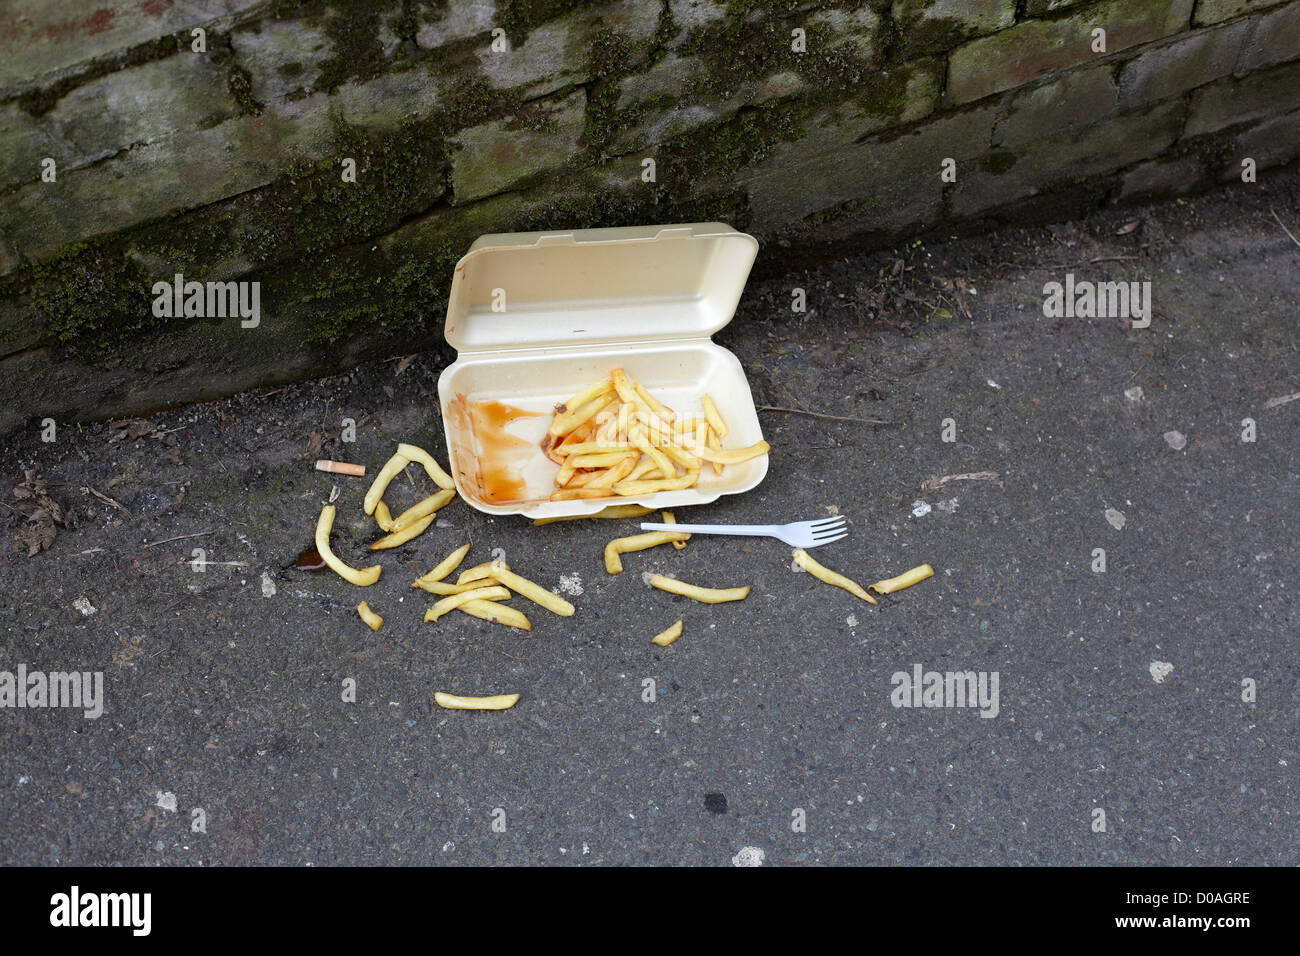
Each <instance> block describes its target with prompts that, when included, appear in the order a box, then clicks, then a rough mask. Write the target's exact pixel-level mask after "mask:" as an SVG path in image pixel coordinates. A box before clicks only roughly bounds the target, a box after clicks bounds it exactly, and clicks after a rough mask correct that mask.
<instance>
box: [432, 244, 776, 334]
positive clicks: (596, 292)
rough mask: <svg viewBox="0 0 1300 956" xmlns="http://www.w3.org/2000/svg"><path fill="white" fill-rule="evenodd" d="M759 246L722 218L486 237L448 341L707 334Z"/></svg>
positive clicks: (467, 262) (454, 303)
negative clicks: (717, 220)
mask: <svg viewBox="0 0 1300 956" xmlns="http://www.w3.org/2000/svg"><path fill="white" fill-rule="evenodd" d="M757 253H758V242H757V240H755V239H754V237H753V236H749V235H746V234H745V233H743V232H738V231H736V230H735V229H733V228H731V227H730V226H728V225H726V224H725V223H721V222H702V223H689V224H684V225H672V226H626V227H618V228H611V229H575V230H570V231H568V232H515V233H503V234H495V235H486V236H481V237H480V238H479V239H477V240H476V241H475V242H474V244H473V245H472V246H470V250H469V252H467V253H466V254H465V256H464V258H462V259H461V260H460V262H458V263H457V264H456V271H455V275H454V276H453V278H452V283H451V295H450V299H449V302H448V305H447V325H446V333H445V334H446V338H447V341H448V342H449V343H450V344H451V345H452V347H453V348H455V349H456V350H457V351H458V352H482V351H499V350H507V349H531V348H557V347H558V348H564V347H573V346H583V345H597V344H605V345H608V344H612V343H630V342H655V341H662V340H668V339H691V338H708V337H709V336H711V335H713V334H714V333H715V332H717V331H718V330H719V329H721V328H722V327H723V326H725V325H726V324H727V323H728V322H730V321H731V318H732V316H733V315H734V314H735V311H736V304H737V303H738V302H739V301H740V295H741V292H742V291H743V290H744V288H745V281H746V279H748V277H749V270H750V267H751V266H752V265H753V263H754V257H755V256H756V255H757Z"/></svg>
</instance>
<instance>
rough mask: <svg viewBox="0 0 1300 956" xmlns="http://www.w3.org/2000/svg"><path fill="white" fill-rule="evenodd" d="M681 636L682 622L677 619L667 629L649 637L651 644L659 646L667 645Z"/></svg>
mask: <svg viewBox="0 0 1300 956" xmlns="http://www.w3.org/2000/svg"><path fill="white" fill-rule="evenodd" d="M681 636H682V622H681V621H678V622H677V623H676V624H674V625H673V626H672V627H670V628H668V629H667V630H663V631H660V632H659V633H658V634H656V635H655V636H654V637H652V638H650V643H651V644H658V645H659V646H660V647H667V646H668V645H669V644H671V643H672V642H673V641H675V640H677V638H679V637H681Z"/></svg>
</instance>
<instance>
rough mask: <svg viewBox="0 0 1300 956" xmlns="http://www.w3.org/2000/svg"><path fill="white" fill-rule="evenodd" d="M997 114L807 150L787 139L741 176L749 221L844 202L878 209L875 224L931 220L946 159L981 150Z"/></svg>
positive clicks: (762, 225) (763, 228) (799, 216)
mask: <svg viewBox="0 0 1300 956" xmlns="http://www.w3.org/2000/svg"><path fill="white" fill-rule="evenodd" d="M996 115H997V112H996V110H994V109H991V108H981V109H976V110H970V111H966V112H963V113H957V114H955V115H951V116H947V117H943V118H940V119H936V120H933V121H932V122H929V123H926V124H925V125H923V126H920V127H918V128H916V129H914V130H912V131H909V132H907V133H904V134H902V135H899V136H894V137H892V138H890V137H887V136H883V135H882V136H876V137H872V138H869V139H866V140H864V141H862V142H857V141H856V138H855V139H854V140H849V141H848V142H846V143H845V145H842V146H839V147H837V148H829V149H818V148H817V143H815V142H811V143H807V144H803V145H804V149H803V150H801V148H800V147H801V144H800V143H798V142H796V143H792V144H788V145H787V146H786V147H785V148H783V149H782V150H781V151H779V152H778V153H776V154H774V155H773V156H771V157H769V158H767V159H765V160H763V161H762V162H759V163H757V164H756V165H754V166H752V167H750V168H749V169H746V170H743V171H742V172H741V173H739V174H738V175H737V177H736V179H737V181H738V182H740V183H742V184H743V185H744V186H745V188H746V190H747V192H748V195H749V204H750V208H751V210H752V211H753V220H752V222H751V223H750V228H751V229H753V230H755V231H757V232H760V233H772V232H776V231H778V230H779V229H781V228H782V227H786V226H789V225H790V224H791V223H796V222H799V221H801V220H804V219H806V218H807V217H809V216H814V215H817V214H819V213H824V212H825V211H827V210H830V209H835V208H837V207H842V206H844V204H846V203H855V204H861V205H863V206H866V207H870V208H871V209H872V210H873V213H874V223H875V225H874V227H873V231H876V230H879V231H884V232H893V231H898V230H902V229H904V228H908V227H912V228H915V227H917V226H921V225H924V224H926V223H929V222H932V221H934V220H935V219H936V218H937V216H938V213H939V210H940V206H941V202H942V196H943V183H942V182H941V181H940V178H939V173H940V162H941V160H942V159H943V158H944V157H946V156H953V157H956V158H958V160H959V162H960V161H963V160H967V159H972V160H973V158H974V157H978V156H980V155H983V154H984V153H985V152H986V151H987V150H988V145H989V137H990V135H991V134H992V130H993V123H994V120H995V118H996ZM845 138H846V139H847V136H846V137H845ZM826 141H827V138H826V137H823V138H822V139H821V142H822V143H825V142H826Z"/></svg>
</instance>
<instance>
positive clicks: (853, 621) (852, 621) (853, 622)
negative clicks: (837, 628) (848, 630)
mask: <svg viewBox="0 0 1300 956" xmlns="http://www.w3.org/2000/svg"><path fill="white" fill-rule="evenodd" d="M844 623H845V624H847V625H848V626H849V627H857V626H858V616H857V615H856V614H850V615H849V616H848V617H846V618H845V619H844Z"/></svg>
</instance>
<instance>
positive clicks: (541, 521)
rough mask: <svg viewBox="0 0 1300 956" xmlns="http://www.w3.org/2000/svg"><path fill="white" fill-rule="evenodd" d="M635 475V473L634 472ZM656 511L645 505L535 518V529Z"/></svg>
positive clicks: (612, 507) (631, 516) (632, 516)
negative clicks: (589, 519) (590, 519)
mask: <svg viewBox="0 0 1300 956" xmlns="http://www.w3.org/2000/svg"><path fill="white" fill-rule="evenodd" d="M634 474H635V472H634ZM652 511H654V509H653V508H647V507H646V506H645V505H610V506H609V507H608V508H603V509H601V510H600V511H597V512H596V513H595V514H590V515H560V516H558V517H554V518H534V519H533V527H536V528H539V527H541V526H542V525H548V524H554V523H555V522H557V521H582V520H584V519H586V518H640V517H641V516H642V515H648V514H649V513H650V512H652Z"/></svg>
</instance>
